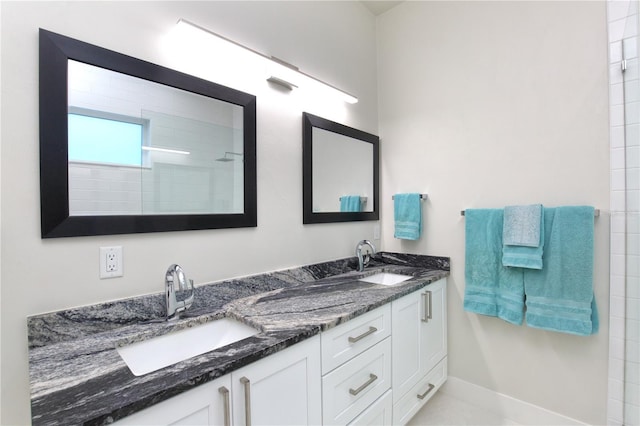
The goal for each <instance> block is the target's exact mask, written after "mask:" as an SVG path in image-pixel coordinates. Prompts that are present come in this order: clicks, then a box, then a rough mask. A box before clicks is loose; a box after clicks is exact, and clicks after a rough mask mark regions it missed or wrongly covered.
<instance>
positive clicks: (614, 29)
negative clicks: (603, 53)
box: [609, 18, 627, 43]
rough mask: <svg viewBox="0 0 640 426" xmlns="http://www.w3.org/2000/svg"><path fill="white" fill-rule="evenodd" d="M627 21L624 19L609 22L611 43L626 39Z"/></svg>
mask: <svg viewBox="0 0 640 426" xmlns="http://www.w3.org/2000/svg"><path fill="white" fill-rule="evenodd" d="M626 21H627V20H626V18H622V19H617V20H615V21H610V22H609V43H613V42H614V41H618V40H622V39H623V38H624V29H625V25H626V23H627V22H626Z"/></svg>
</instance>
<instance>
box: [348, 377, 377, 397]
mask: <svg viewBox="0 0 640 426" xmlns="http://www.w3.org/2000/svg"><path fill="white" fill-rule="evenodd" d="M377 379H378V376H376V375H375V374H371V373H369V380H367V381H366V382H364V383H363V384H362V385H361V386H360V387H359V388H358V389H349V393H350V394H351V395H357V394H359V393H360V392H362V391H363V390H365V388H366V387H367V386H369V385H370V384H371V383H373V382H375V381H376V380H377Z"/></svg>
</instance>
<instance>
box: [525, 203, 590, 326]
mask: <svg viewBox="0 0 640 426" xmlns="http://www.w3.org/2000/svg"><path fill="white" fill-rule="evenodd" d="M593 213H594V209H593V207H586V206H576V207H557V208H545V209H544V233H545V242H544V247H545V254H544V265H543V268H542V270H539V271H536V270H531V269H526V270H525V272H524V280H525V292H526V294H527V301H526V304H527V314H526V316H527V324H528V325H530V326H531V327H536V328H542V329H545V330H553V331H560V332H565V333H570V334H577V335H581V336H586V335H590V334H593V333H596V332H597V331H598V328H599V322H598V311H597V307H596V306H595V299H594V296H593Z"/></svg>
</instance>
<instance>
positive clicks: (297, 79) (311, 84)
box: [178, 18, 358, 104]
mask: <svg viewBox="0 0 640 426" xmlns="http://www.w3.org/2000/svg"><path fill="white" fill-rule="evenodd" d="M178 26H179V27H180V26H186V27H190V28H192V29H197V30H200V31H202V32H204V33H206V34H208V35H210V36H213V37H215V38H216V39H217V40H218V41H220V40H222V41H225V42H226V43H227V44H229V45H231V46H234V47H235V48H238V49H240V50H243V51H244V52H245V53H247V52H250V53H253V54H254V55H255V56H256V57H258V58H259V59H260V60H262V61H263V62H264V63H265V65H266V67H267V69H268V75H269V77H268V78H267V81H269V82H270V83H275V84H278V85H280V86H282V87H285V88H286V89H288V90H293V89H298V88H299V89H300V90H302V91H305V92H307V91H309V92H313V93H316V94H317V93H322V94H325V95H326V96H331V97H336V96H337V97H338V98H339V99H342V100H343V101H344V102H347V103H350V104H355V103H357V102H358V98H356V97H355V96H353V95H350V94H349V93H347V92H345V91H344V90H340V89H338V88H337V87H334V86H332V85H330V84H329V83H325V82H324V81H322V80H320V79H317V78H315V77H313V76H311V75H309V74H306V73H304V72H302V71H300V69H299V68H298V67H296V66H294V65H291V64H289V63H287V62H284V61H282V60H281V59H278V58H276V57H274V56H268V55H265V54H263V53H260V52H258V51H256V50H253V49H251V48H249V47H247V46H244V45H242V44H240V43H237V42H235V41H233V40H230V39H228V38H226V37H223V36H221V35H220V34H216V33H214V32H213V31H210V30H208V29H206V28H203V27H201V26H199V25H196V24H194V23H192V22H189V21H187V20H185V19H182V18H181V19H179V20H178Z"/></svg>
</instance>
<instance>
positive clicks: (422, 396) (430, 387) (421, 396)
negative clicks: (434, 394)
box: [418, 383, 436, 399]
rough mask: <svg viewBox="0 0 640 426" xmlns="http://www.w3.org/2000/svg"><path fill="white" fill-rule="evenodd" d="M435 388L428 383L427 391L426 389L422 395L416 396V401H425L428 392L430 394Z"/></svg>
mask: <svg viewBox="0 0 640 426" xmlns="http://www.w3.org/2000/svg"><path fill="white" fill-rule="evenodd" d="M435 387H436V385H432V384H431V383H429V389H427V391H426V392H425V393H423V394H418V399H425V398H426V397H427V395H428V394H429V392H431V391H432V390H433V388H435Z"/></svg>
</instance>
